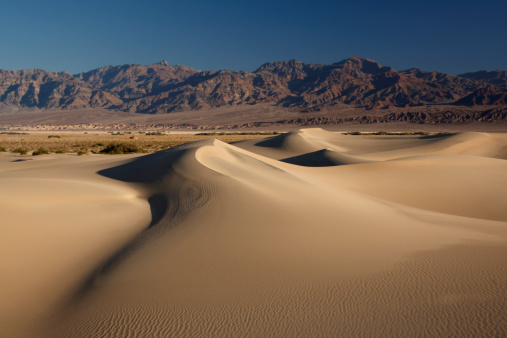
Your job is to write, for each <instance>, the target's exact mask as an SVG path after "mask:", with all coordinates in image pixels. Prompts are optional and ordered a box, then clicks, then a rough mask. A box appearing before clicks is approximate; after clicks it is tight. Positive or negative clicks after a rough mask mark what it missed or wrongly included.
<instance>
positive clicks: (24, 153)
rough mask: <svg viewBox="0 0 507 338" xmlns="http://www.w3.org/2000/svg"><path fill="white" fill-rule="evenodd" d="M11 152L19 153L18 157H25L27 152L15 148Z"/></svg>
mask: <svg viewBox="0 0 507 338" xmlns="http://www.w3.org/2000/svg"><path fill="white" fill-rule="evenodd" d="M12 152H13V153H19V154H20V155H26V153H28V150H26V149H24V148H16V149H14V150H13V151H12Z"/></svg>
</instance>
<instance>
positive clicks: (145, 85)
mask: <svg viewBox="0 0 507 338" xmlns="http://www.w3.org/2000/svg"><path fill="white" fill-rule="evenodd" d="M506 92H507V72H505V71H495V72H487V71H481V72H476V73H467V74H463V75H461V76H453V75H449V74H444V73H439V72H425V71H421V70H419V69H415V68H414V69H409V70H406V71H396V70H394V69H393V68H391V67H386V66H382V65H380V64H378V63H377V62H375V61H372V60H368V59H364V58H360V57H351V58H349V59H346V60H343V61H340V62H337V63H333V64H331V65H316V64H308V63H303V62H300V61H297V60H290V61H283V62H270V63H266V64H264V65H262V66H261V67H259V69H257V70H256V71H254V72H253V73H248V72H236V71H230V70H221V71H199V70H196V69H192V68H190V67H186V66H182V65H177V66H170V65H169V64H168V63H167V62H166V61H162V62H160V63H157V64H153V65H149V66H143V65H122V66H106V67H102V68H99V69H95V70H92V71H89V72H85V73H81V74H77V75H71V74H69V73H65V72H60V73H52V72H48V71H44V70H39V69H33V70H21V71H9V70H0V103H3V107H4V108H5V107H10V108H34V109H37V108H38V109H76V108H95V107H101V108H106V109H116V110H122V111H128V112H135V113H148V114H153V113H169V112H173V111H188V110H201V109H209V108H213V107H222V106H231V105H232V106H234V105H244V104H257V103H272V104H276V105H280V106H285V107H292V108H294V109H297V110H301V111H307V110H310V111H312V110H320V109H323V108H330V107H333V106H337V105H344V104H346V105H348V106H352V107H362V108H366V109H377V108H390V107H413V106H423V105H429V104H456V105H467V106H472V105H501V106H505V105H506V104H507V103H506V100H505V95H506Z"/></svg>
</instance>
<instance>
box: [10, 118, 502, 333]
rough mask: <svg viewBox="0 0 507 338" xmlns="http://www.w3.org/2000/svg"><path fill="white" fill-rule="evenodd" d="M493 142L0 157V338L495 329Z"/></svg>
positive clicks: (473, 137)
mask: <svg viewBox="0 0 507 338" xmlns="http://www.w3.org/2000/svg"><path fill="white" fill-rule="evenodd" d="M506 159H507V134H486V133H472V132H471V133H459V134H450V135H438V136H351V135H342V134H337V133H332V132H329V131H325V130H322V129H317V128H316V129H302V130H298V131H293V132H290V133H286V134H282V135H279V136H274V137H270V138H265V139H257V140H249V141H243V142H238V143H234V144H226V143H223V142H221V141H218V140H204V141H198V142H194V143H189V144H185V145H182V146H178V147H175V148H170V149H167V150H163V151H160V152H158V153H154V154H150V155H118V156H107V155H89V156H81V157H78V156H76V155H72V154H49V155H41V156H36V157H31V156H21V155H17V154H11V153H0V271H1V280H0V299H2V302H0V336H2V337H4V336H5V337H168V336H178V337H180V336H181V337H185V336H188V337H196V336H216V337H226V336H232V337H242V336H249V337H310V336H314V337H317V336H328V337H337V336H343V337H350V336H399V337H402V336H405V337H406V336H427V337H435V336H470V337H477V336H506V335H507V283H506V281H507V208H506V205H507V161H506Z"/></svg>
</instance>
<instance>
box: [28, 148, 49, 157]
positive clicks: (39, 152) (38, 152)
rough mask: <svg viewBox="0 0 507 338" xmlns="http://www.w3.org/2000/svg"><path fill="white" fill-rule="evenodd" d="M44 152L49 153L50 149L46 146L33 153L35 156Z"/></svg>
mask: <svg viewBox="0 0 507 338" xmlns="http://www.w3.org/2000/svg"><path fill="white" fill-rule="evenodd" d="M42 154H49V151H48V150H47V149H44V148H39V149H36V150H34V151H33V153H32V155H33V156H37V155H42Z"/></svg>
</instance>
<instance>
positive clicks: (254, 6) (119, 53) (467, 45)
mask: <svg viewBox="0 0 507 338" xmlns="http://www.w3.org/2000/svg"><path fill="white" fill-rule="evenodd" d="M0 37H1V38H0V41H1V47H0V69H27V68H42V69H46V70H50V71H68V72H70V73H79V72H82V71H87V70H91V69H95V68H98V67H101V66H104V65H118V64H125V63H138V64H152V63H155V62H158V61H160V60H163V59H166V60H167V61H168V62H169V63H170V64H171V65H175V64H184V65H187V66H190V67H193V68H197V69H202V70H211V69H213V70H218V69H226V68H227V69H232V70H245V71H253V70H255V69H256V68H257V67H259V66H260V65H261V64H263V63H265V62H268V61H281V60H289V59H298V60H301V61H304V62H309V63H333V62H337V61H340V60H343V59H345V58H348V57H350V56H354V55H357V56H361V57H366V58H369V59H373V60H376V61H378V62H380V63H381V64H383V65H387V66H392V67H394V68H395V69H398V70H403V69H407V68H411V67H417V68H420V69H423V70H428V71H432V70H439V71H443V72H447V73H451V74H458V73H463V72H468V71H476V70H483V69H487V70H494V69H504V70H507V1H505V0H503V1H497V0H489V1H488V0H485V1H468V0H462V1H446V0H440V1H433V0H421V1H411V0H405V1H397V0H396V1H380V0H356V1H319V0H313V1H299V0H292V1H276V0H271V1H264V0H250V1H241V0H235V1H232V0H231V1H226V0H222V1H220V0H217V1H213V0H208V1H197V0H178V1H171V0H169V1H155V0H151V1H150V0H144V1H132V0H121V1H120V0H118V1H116V0H109V1H108V0H103V1H95V0H86V1H79V0H65V1H59V0H58V1H57V0H46V1H41V0H37V1H35V0H17V1H3V2H2V6H1V8H0Z"/></svg>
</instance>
